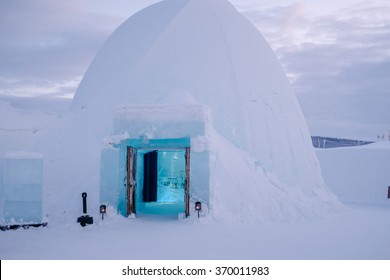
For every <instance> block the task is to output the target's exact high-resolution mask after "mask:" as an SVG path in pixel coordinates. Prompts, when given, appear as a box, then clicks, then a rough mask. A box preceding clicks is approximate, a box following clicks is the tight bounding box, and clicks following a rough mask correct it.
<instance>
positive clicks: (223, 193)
mask: <svg viewBox="0 0 390 280" xmlns="http://www.w3.org/2000/svg"><path fill="white" fill-rule="evenodd" d="M172 103H174V104H183V105H186V104H187V105H190V104H200V105H202V106H207V107H209V108H210V109H211V115H212V120H210V123H209V124H208V126H209V127H210V129H209V130H208V131H207V132H206V133H207V134H206V135H205V138H204V143H203V144H204V146H205V147H206V148H207V149H209V152H210V162H209V163H208V164H209V167H210V174H211V175H210V186H209V187H210V193H211V199H210V205H209V208H210V215H209V218H210V219H213V220H237V221H247V220H248V221H249V220H255V221H257V220H286V221H290V220H300V219H311V218H317V217H321V216H324V215H327V214H328V213H330V212H333V211H335V210H337V209H338V208H339V207H340V203H339V202H338V200H337V198H336V197H335V196H334V195H333V194H332V193H331V192H330V191H329V190H328V188H327V187H326V185H325V183H324V182H323V179H322V176H321V171H320V166H319V164H318V161H317V158H316V156H315V154H314V150H313V148H312V145H311V139H310V135H309V132H308V129H307V126H306V123H305V120H304V117H303V114H302V112H301V109H300V106H299V104H298V102H297V99H296V97H295V95H294V93H293V91H292V88H291V86H290V85H289V83H288V80H287V78H286V76H285V74H284V72H283V70H282V68H281V66H280V64H279V62H278V60H277V59H276V57H275V55H274V54H273V52H272V50H271V49H270V47H269V46H268V44H267V43H266V42H265V40H264V39H263V37H262V35H261V34H260V33H259V32H258V30H257V29H255V27H254V26H253V25H252V24H251V23H250V22H249V21H248V20H247V19H246V18H244V17H243V16H242V15H241V14H240V13H239V12H237V11H236V10H235V8H234V7H233V6H232V5H231V4H229V3H228V2H227V1H224V0H211V1H210V0H184V1H183V0H166V1H163V2H160V3H157V4H154V5H152V6H150V7H148V8H146V9H144V10H143V11H141V12H139V13H137V14H135V15H134V16H132V17H131V18H129V19H128V20H127V21H126V22H124V23H123V24H122V25H121V26H120V27H119V28H118V29H117V30H116V31H115V32H114V33H113V34H112V36H111V37H110V38H109V39H108V40H107V42H106V43H105V45H104V46H103V48H102V49H101V50H100V51H99V53H98V54H97V56H96V57H95V59H94V61H93V62H92V63H91V65H90V67H89V69H88V70H87V72H86V73H85V75H84V78H83V80H82V81H81V83H80V85H79V87H78V89H77V92H76V94H75V97H74V101H73V104H72V106H71V111H70V112H69V114H68V115H67V117H66V118H64V119H63V120H61V123H59V124H58V125H57V126H56V127H55V128H53V129H52V130H51V131H50V132H49V133H46V135H45V136H44V137H43V138H42V141H41V143H42V144H41V146H40V150H41V152H42V153H43V154H44V159H45V165H44V170H45V188H46V197H45V212H46V213H47V214H48V215H49V218H50V216H52V217H53V219H52V220H56V221H64V219H65V220H68V221H74V217H75V216H76V215H77V214H78V213H80V209H81V202H80V201H81V198H80V194H81V192H83V191H87V192H88V194H89V195H88V198H89V200H90V201H89V205H91V206H90V207H92V209H98V203H99V197H98V196H99V160H100V158H99V157H100V149H101V143H102V140H103V139H104V138H105V137H106V136H107V135H110V134H111V133H112V129H113V128H112V122H113V108H114V107H115V106H118V105H120V104H143V105H147V104H161V105H163V104H172ZM172 114H173V115H174V114H177V117H180V114H179V112H172ZM198 144H199V143H198Z"/></svg>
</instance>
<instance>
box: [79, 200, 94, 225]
mask: <svg viewBox="0 0 390 280" xmlns="http://www.w3.org/2000/svg"><path fill="white" fill-rule="evenodd" d="M81 197H82V198H83V213H84V216H80V217H78V218H77V222H78V223H80V225H81V226H82V227H85V226H86V225H92V224H93V218H92V217H90V216H88V215H86V214H87V193H86V192H83V193H82V194H81Z"/></svg>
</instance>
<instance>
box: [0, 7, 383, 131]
mask: <svg viewBox="0 0 390 280" xmlns="http://www.w3.org/2000/svg"><path fill="white" fill-rule="evenodd" d="M154 2H157V1H156V0H143V1H140V0H132V1H128V0H111V1H106V0H83V1H80V0H77V1H76V0H67V1H59V0H58V1H55V0H0V38H1V40H0V99H8V97H9V96H19V97H39V96H52V97H68V98H71V97H72V96H73V94H74V92H75V90H76V88H77V86H78V84H79V82H80V80H81V78H82V76H83V74H84V72H85V71H86V69H87V67H88V65H89V63H90V62H91V61H92V59H93V57H94V56H95V54H96V53H97V51H98V50H99V48H100V47H101V46H102V44H103V43H104V41H105V40H106V39H107V38H108V36H109V35H110V34H111V33H112V32H113V31H114V30H115V29H116V28H117V27H118V26H119V25H120V24H121V23H122V22H123V21H124V20H126V19H127V18H128V17H129V16H130V15H131V14H133V13H134V12H136V11H138V10H139V9H141V8H142V7H144V6H145V5H147V4H150V3H154ZM231 2H232V3H233V4H234V5H235V7H236V8H237V9H238V10H239V11H240V12H242V13H243V14H244V15H245V16H246V17H247V18H248V19H249V20H250V21H251V22H252V23H253V24H254V25H255V26H256V27H258V29H259V30H260V31H261V33H262V34H263V35H264V37H265V38H266V40H267V41H268V42H269V44H270V45H271V47H272V48H273V49H274V51H275V53H276V55H277V56H278V57H279V59H280V61H281V63H282V65H283V67H284V69H285V71H286V73H287V75H288V77H289V79H290V81H291V83H292V85H293V87H294V89H295V92H296V95H297V97H298V99H299V102H300V104H301V106H302V109H303V112H304V114H305V116H306V119H307V121H308V124H309V128H310V131H311V134H312V135H326V136H339V137H353V138H359V137H360V138H370V137H372V138H373V137H376V136H377V135H378V134H380V135H382V134H386V135H387V131H388V129H390V92H389V91H390V2H389V1H388V0H372V1H356V0H339V1H334V0H327V1H323V0H304V1H303V0H302V1H299V0H296V1H294V0H291V1H290V0H280V1H271V0H231Z"/></svg>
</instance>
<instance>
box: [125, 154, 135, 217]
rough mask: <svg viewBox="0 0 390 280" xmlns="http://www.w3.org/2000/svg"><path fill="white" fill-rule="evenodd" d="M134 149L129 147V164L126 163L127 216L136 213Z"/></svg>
mask: <svg viewBox="0 0 390 280" xmlns="http://www.w3.org/2000/svg"><path fill="white" fill-rule="evenodd" d="M134 157H135V153H134V149H133V148H132V147H130V146H129V147H127V164H126V178H127V180H126V187H127V190H126V211H127V216H129V215H131V214H132V213H135V204H134V189H135V178H134V168H135V167H134Z"/></svg>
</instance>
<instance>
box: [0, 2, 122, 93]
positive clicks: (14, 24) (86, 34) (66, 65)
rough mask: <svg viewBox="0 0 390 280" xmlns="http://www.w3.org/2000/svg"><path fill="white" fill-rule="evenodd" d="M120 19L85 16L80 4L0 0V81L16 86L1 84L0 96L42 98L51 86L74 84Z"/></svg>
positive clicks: (109, 16) (88, 14)
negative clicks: (12, 83)
mask: <svg viewBox="0 0 390 280" xmlns="http://www.w3.org/2000/svg"><path fill="white" fill-rule="evenodd" d="M83 3H84V4H83ZM121 20H122V19H120V18H116V17H113V16H111V15H103V14H99V13H93V12H92V13H91V12H89V10H88V6H87V5H86V1H83V2H80V1H50V0H35V1H28V0H18V1H2V3H1V8H0V26H1V27H0V38H2V43H1V44H0V61H1V62H0V63H1V67H0V77H1V78H0V79H2V80H3V81H4V80H8V81H9V80H13V79H18V80H20V82H19V83H18V87H17V88H16V89H11V88H9V89H7V88H4V85H5V84H4V83H2V91H1V93H2V94H4V93H6V92H8V93H10V94H14V93H17V94H21V90H24V91H25V92H26V93H28V94H30V93H31V94H32V92H33V91H34V90H37V94H42V93H45V94H46V93H48V92H49V90H51V89H54V88H58V87H56V86H54V85H55V84H61V83H63V81H70V80H72V81H73V82H74V81H76V80H77V79H78V78H76V79H75V78H74V77H78V76H81V75H82V74H83V73H84V71H85V70H86V68H87V66H88V65H89V63H90V62H91V60H92V59H93V57H94V55H95V54H96V52H97V50H98V49H99V47H100V46H101V45H102V44H103V42H104V40H105V39H106V38H107V37H108V36H109V34H110V33H111V32H112V29H113V28H115V27H116V26H117V25H119V23H120V21H121ZM33 80H35V81H33ZM44 81H47V82H46V84H48V85H47V86H48V87H47V89H44V88H43V87H45V85H44V84H45V82H44ZM73 82H72V83H73ZM22 84H23V86H22ZM8 85H10V84H9V83H8ZM53 86H54V87H53ZM74 90H75V88H74V89H73V90H72V91H73V92H74ZM53 93H54V94H55V93H58V90H55V91H54V92H53Z"/></svg>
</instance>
